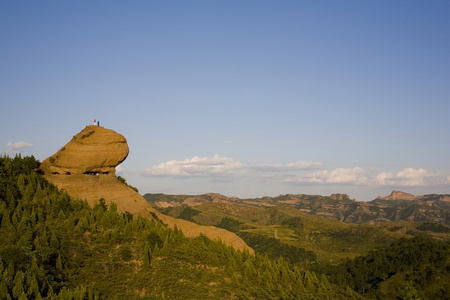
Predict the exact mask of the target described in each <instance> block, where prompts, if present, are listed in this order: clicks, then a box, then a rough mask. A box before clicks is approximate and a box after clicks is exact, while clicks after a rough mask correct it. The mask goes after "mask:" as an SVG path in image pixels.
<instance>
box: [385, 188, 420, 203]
mask: <svg viewBox="0 0 450 300" xmlns="http://www.w3.org/2000/svg"><path fill="white" fill-rule="evenodd" d="M377 199H381V200H408V201H412V200H415V199H416V196H414V195H412V194H408V193H405V192H400V191H395V190H394V191H392V193H391V194H390V195H389V196H386V197H378V198H377Z"/></svg>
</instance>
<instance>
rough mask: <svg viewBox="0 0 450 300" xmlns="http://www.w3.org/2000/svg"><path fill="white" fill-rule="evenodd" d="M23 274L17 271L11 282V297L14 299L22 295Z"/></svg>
mask: <svg viewBox="0 0 450 300" xmlns="http://www.w3.org/2000/svg"><path fill="white" fill-rule="evenodd" d="M23 277H24V276H23V273H22V271H17V273H16V276H15V277H14V281H13V288H12V295H13V297H14V298H16V299H19V298H20V296H22V294H23V293H24V290H23Z"/></svg>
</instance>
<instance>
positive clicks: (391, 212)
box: [144, 191, 450, 225]
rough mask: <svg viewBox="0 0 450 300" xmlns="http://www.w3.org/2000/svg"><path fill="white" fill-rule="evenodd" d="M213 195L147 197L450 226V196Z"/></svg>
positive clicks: (164, 202)
mask: <svg viewBox="0 0 450 300" xmlns="http://www.w3.org/2000/svg"><path fill="white" fill-rule="evenodd" d="M211 195H212V194H205V195H198V196H188V195H184V196H183V195H176V196H171V195H164V194H146V195H144V197H145V199H147V201H149V203H151V204H152V205H153V206H154V207H156V208H162V207H169V206H172V207H173V206H181V205H189V206H195V205H199V204H201V203H204V202H212V203H214V202H216V203H219V202H220V203H227V202H228V203H233V204H241V205H248V206H258V207H270V206H276V205H287V206H292V207H295V208H297V209H298V210H300V211H302V212H305V213H308V214H312V215H318V216H321V217H325V218H333V219H337V220H339V221H343V222H347V223H356V224H372V225H378V224H382V223H386V222H389V221H401V220H405V221H429V222H442V223H445V224H450V195H436V194H431V195H423V196H417V197H416V196H414V195H411V194H408V193H403V192H398V191H393V192H392V193H391V195H390V196H386V197H378V198H377V199H375V200H373V201H370V202H361V201H355V200H352V199H350V198H349V197H348V195H346V194H332V195H330V196H321V195H304V194H286V195H280V196H277V197H263V198H255V199H239V198H234V197H233V198H227V197H225V196H222V195H220V197H219V196H217V194H214V195H215V196H214V197H212V196H211Z"/></svg>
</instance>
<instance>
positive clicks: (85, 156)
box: [40, 125, 129, 175]
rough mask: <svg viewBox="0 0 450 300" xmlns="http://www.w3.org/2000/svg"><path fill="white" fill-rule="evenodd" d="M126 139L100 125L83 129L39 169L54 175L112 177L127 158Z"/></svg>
mask: <svg viewBox="0 0 450 300" xmlns="http://www.w3.org/2000/svg"><path fill="white" fill-rule="evenodd" d="M128 152H129V149H128V145H127V140H126V139H125V138H124V137H123V136H122V135H120V134H118V133H117V132H115V131H113V130H110V129H106V128H104V127H100V126H95V125H91V126H86V127H85V128H84V129H83V130H82V131H81V132H80V133H79V134H77V135H76V136H74V137H73V138H72V140H71V141H70V142H68V143H67V144H66V145H65V146H64V147H62V148H61V149H60V150H59V151H58V152H56V153H55V154H54V155H52V156H50V157H49V158H47V159H46V160H44V161H43V162H42V164H41V167H40V168H41V169H42V170H43V171H44V172H45V174H54V175H81V174H87V175H92V174H95V175H97V174H98V175H100V174H110V175H114V174H115V170H116V169H115V168H116V166H117V165H118V164H120V163H121V162H123V161H124V160H125V158H126V157H127V156H128Z"/></svg>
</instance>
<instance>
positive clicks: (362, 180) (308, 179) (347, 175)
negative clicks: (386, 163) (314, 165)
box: [284, 167, 371, 185]
mask: <svg viewBox="0 0 450 300" xmlns="http://www.w3.org/2000/svg"><path fill="white" fill-rule="evenodd" d="M284 181H285V182H290V183H316V184H338V183H341V184H354V185H367V184H369V183H370V181H371V180H370V178H369V177H368V175H367V173H366V171H365V170H364V169H363V168H360V167H355V168H347V169H344V168H337V169H335V170H333V171H328V170H324V171H318V172H313V173H309V174H306V175H304V176H298V177H292V178H287V179H285V180H284Z"/></svg>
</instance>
